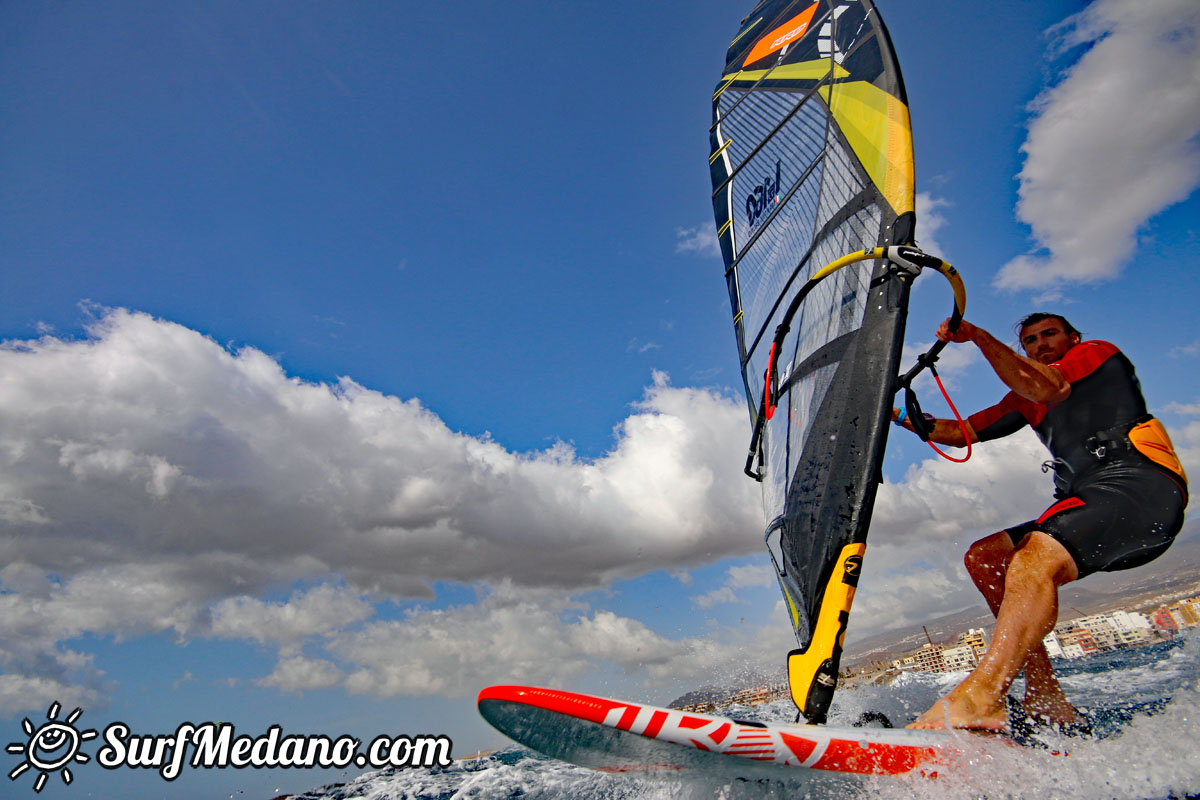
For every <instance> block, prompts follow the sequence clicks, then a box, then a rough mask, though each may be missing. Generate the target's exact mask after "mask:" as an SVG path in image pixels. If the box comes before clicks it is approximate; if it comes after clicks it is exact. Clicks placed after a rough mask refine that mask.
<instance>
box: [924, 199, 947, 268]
mask: <svg viewBox="0 0 1200 800" xmlns="http://www.w3.org/2000/svg"><path fill="white" fill-rule="evenodd" d="M916 201H917V202H916V212H917V233H919V234H920V235H919V236H918V237H917V244H918V245H919V246H920V248H921V249H922V250H923V251H925V252H926V253H929V254H930V255H933V256H938V257H939V258H941V259H942V260H943V261H949V262H950V263H951V264H953V263H954V259H953V258H952V257H951V256H950V255H949V254H948V253H947V252H946V251H945V249H944V248H943V247H942V245H941V243H940V242H938V240H937V235H938V232H939V231H941V230H942V228H944V227H946V223H947V221H948V220H947V219H946V217H945V216H944V215H943V214H942V213H941V209H943V208H945V207H947V206H949V205H950V202H949V201H948V200H946V199H944V198H941V197H934V196H933V195H931V194H929V192H917V196H916Z"/></svg>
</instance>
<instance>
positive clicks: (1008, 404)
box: [967, 392, 1046, 442]
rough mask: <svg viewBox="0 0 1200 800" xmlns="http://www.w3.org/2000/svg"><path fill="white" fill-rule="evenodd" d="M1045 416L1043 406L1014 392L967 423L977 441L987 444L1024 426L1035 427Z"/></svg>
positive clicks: (975, 414)
mask: <svg viewBox="0 0 1200 800" xmlns="http://www.w3.org/2000/svg"><path fill="white" fill-rule="evenodd" d="M1045 416H1046V407H1045V406H1043V405H1041V404H1040V403H1034V402H1032V401H1029V400H1026V399H1025V398H1024V397H1021V395H1019V394H1017V393H1016V392H1009V393H1008V394H1006V395H1004V399H1002V400H1001V401H1000V402H999V403H997V404H996V405H994V406H992V407H991V408H985V409H984V410H983V411H978V412H976V413H974V414H972V415H971V416H969V417H967V422H968V423H970V425H971V430H973V431H975V435H976V436H978V437H979V441H981V442H987V441H991V440H992V439H999V438H1000V437H1001V436H1008V435H1010V434H1013V433H1016V432H1017V431H1019V430H1021V428H1024V427H1025V426H1026V425H1037V424H1038V423H1039V422H1041V421H1042V418H1043V417H1045Z"/></svg>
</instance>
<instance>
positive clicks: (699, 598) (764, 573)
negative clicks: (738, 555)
mask: <svg viewBox="0 0 1200 800" xmlns="http://www.w3.org/2000/svg"><path fill="white" fill-rule="evenodd" d="M774 582H775V570H774V568H773V567H771V566H770V565H768V564H745V565H737V566H732V567H730V568H729V569H728V570H727V571H726V573H725V580H724V581H723V582H722V584H721V585H720V586H719V587H717V588H716V589H713V590H712V591H709V592H705V593H704V594H700V595H696V596H694V597H692V604H693V605H695V606H696V607H697V608H713V607H714V606H717V605H721V604H723V603H736V602H738V601H739V600H740V599H741V597H740V594H739V591H738V590H739V589H746V588H759V587H763V586H770V585H771V584H772V583H774Z"/></svg>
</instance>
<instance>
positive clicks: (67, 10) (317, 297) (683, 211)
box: [0, 0, 1200, 797]
mask: <svg viewBox="0 0 1200 800" xmlns="http://www.w3.org/2000/svg"><path fill="white" fill-rule="evenodd" d="M748 5H749V4H747V6H748ZM1085 8H1086V9H1088V10H1087V13H1086V14H1084V15H1083V16H1077V17H1072V15H1073V14H1076V13H1077V12H1080V11H1082V10H1084V9H1085ZM1151 9H1152V10H1151ZM747 10H748V7H747V8H741V7H738V6H736V5H730V4H728V3H717V2H698V3H689V4H686V5H684V4H678V5H667V4H653V5H651V6H649V7H647V6H646V4H634V3H623V2H616V3H613V2H608V3H603V4H601V3H590V2H581V3H574V4H561V3H532V2H531V3H519V4H500V3H489V2H478V3H467V4H464V5H461V6H459V7H455V9H454V10H453V11H452V12H451V11H450V10H449V9H447V8H445V7H438V6H429V5H427V4H426V5H421V4H414V3H392V4H382V3H376V4H356V5H349V4H336V5H335V4H304V5H301V4H275V3H255V2H250V3H246V2H239V3H204V4H200V3H172V4H165V5H164V4H156V3H135V2H120V3H116V4H105V5H103V6H101V5H86V4H84V5H80V4H75V5H46V4H40V3H7V4H5V5H4V6H3V9H2V10H0V76H2V77H0V82H2V88H0V280H2V282H3V283H2V285H3V291H0V338H2V339H3V340H5V341H6V345H5V347H4V349H3V350H0V360H2V361H3V366H2V367H0V370H2V373H3V375H4V380H3V383H2V384H0V604H2V605H3V606H4V608H5V611H4V613H3V614H2V615H0V619H3V622H0V626H3V628H2V630H3V635H0V731H7V732H9V734H10V736H9V738H8V739H4V738H3V734H2V733H0V740H3V742H5V743H7V742H8V741H11V740H15V739H16V738H18V734H19V733H20V720H21V719H22V718H23V717H25V716H30V717H34V718H36V717H38V716H39V715H41V716H44V714H45V711H46V709H47V707H48V706H49V704H50V703H51V702H54V701H55V700H59V701H61V702H63V703H64V705H68V704H72V703H73V704H76V705H80V706H82V707H83V708H84V709H85V715H84V717H83V722H85V723H88V724H91V725H92V726H94V727H99V726H102V725H103V724H106V723H107V722H109V721H113V720H118V719H120V720H123V721H125V722H128V723H129V724H130V725H131V727H132V728H134V730H136V731H139V732H144V733H165V732H168V731H171V730H174V728H175V727H176V726H177V725H178V724H179V723H180V722H182V721H184V720H191V721H201V720H208V719H216V720H221V721H232V722H234V723H235V725H237V727H238V729H239V731H242V730H244V731H246V732H260V731H263V730H265V728H266V727H267V726H268V725H270V724H273V723H278V724H281V725H283V726H284V728H285V730H286V731H288V732H295V733H331V734H338V733H350V734H354V735H358V736H360V737H362V738H366V739H370V738H371V737H373V736H375V735H377V734H380V733H393V734H401V733H405V734H409V735H414V734H418V733H445V734H449V735H451V736H452V737H453V738H454V739H455V743H456V752H459V753H467V752H469V751H472V750H474V749H476V748H478V747H488V746H495V745H497V744H499V743H500V742H499V739H498V737H497V736H496V735H495V734H493V733H491V732H490V731H489V729H487V728H486V726H485V725H484V724H483V723H482V722H481V721H480V720H479V719H478V718H477V715H476V714H475V711H474V706H473V699H474V695H475V693H476V692H477V691H478V689H479V688H482V686H484V685H487V684H489V683H498V682H520V683H545V684H553V685H557V686H563V687H566V688H577V689H582V690H591V691H598V692H604V693H608V694H616V695H625V696H633V697H637V698H639V699H646V700H650V701H658V702H665V701H668V700H670V699H672V698H673V697H674V696H676V695H677V694H679V693H681V692H682V691H683V690H685V689H687V688H691V687H694V686H696V685H700V684H703V683H707V682H717V681H722V680H724V679H726V678H728V677H729V676H730V675H733V674H735V673H736V672H737V671H738V670H739V669H741V668H744V667H749V668H754V669H774V668H776V667H779V666H781V665H782V663H783V658H784V655H785V652H786V649H787V647H789V646H790V640H791V634H790V631H789V630H788V625H787V623H786V621H785V620H784V618H783V617H782V616H781V615H780V613H779V610H778V598H777V595H778V592H777V589H776V588H775V586H774V583H773V579H772V578H771V577H770V575H769V574H768V573H767V572H766V570H765V564H764V562H765V555H764V554H763V552H762V548H761V526H762V520H761V510H760V507H759V505H758V498H757V487H756V486H755V485H754V484H753V483H752V482H751V481H749V480H748V479H745V478H743V477H742V476H741V460H742V459H743V458H744V455H743V454H744V450H745V445H746V441H747V437H748V435H749V423H748V419H747V415H746V412H745V402H744V400H743V399H742V398H741V397H740V394H739V392H740V378H739V377H738V375H737V370H736V356H735V351H734V342H733V337H732V335H731V328H732V326H731V323H730V314H729V309H728V300H727V298H726V296H725V291H724V283H723V281H722V279H721V269H722V267H721V263H720V258H719V256H718V255H717V254H716V252H715V250H714V248H713V246H712V242H713V234H712V227H713V226H712V221H711V205H710V202H709V199H708V198H709V192H710V187H709V185H708V181H709V178H708V171H707V167H706V157H707V147H708V140H707V128H708V125H709V121H710V120H709V118H710V114H711V105H710V102H711V100H710V98H711V93H712V89H713V86H714V85H715V83H716V80H717V78H718V77H719V70H720V66H721V64H722V63H723V54H724V48H725V46H726V44H727V43H728V40H729V38H730V37H731V35H732V34H733V32H734V31H735V30H736V28H737V24H738V20H739V19H740V18H741V16H742V15H743V14H745V13H746V11H747ZM882 11H883V13H884V15H885V17H886V19H887V22H888V25H889V28H890V30H891V33H892V37H893V39H894V42H895V45H896V49H897V52H898V54H899V57H900V60H901V66H902V68H903V71H904V75H905V79H906V83H907V88H908V93H909V100H910V106H911V112H912V118H913V125H914V136H915V143H916V158H917V161H916V163H917V176H918V187H917V188H918V192H919V195H920V199H919V211H920V212H921V216H920V219H919V222H918V229H917V230H918V239H919V240H920V241H921V242H922V243H923V244H924V246H926V248H927V249H930V250H931V251H936V252H939V253H941V254H942V255H944V256H945V257H946V258H947V259H948V260H950V261H952V262H953V263H955V264H956V266H958V267H959V268H960V269H961V271H962V272H963V274H964V277H965V279H966V281H967V286H968V317H970V318H971V319H973V320H974V321H975V322H977V323H979V324H982V325H984V326H985V327H988V328H990V329H991V330H993V331H995V332H997V333H1002V334H1007V333H1008V331H1009V330H1010V325H1011V322H1012V320H1014V319H1015V318H1016V317H1018V316H1020V315H1021V314H1022V313H1024V312H1025V311H1027V310H1030V309H1031V308H1033V307H1035V306H1036V307H1049V308H1057V309H1060V310H1062V311H1063V312H1064V313H1066V314H1067V315H1068V316H1069V317H1070V318H1071V319H1072V321H1073V322H1074V323H1075V325H1076V326H1077V327H1079V328H1080V329H1082V330H1083V331H1084V333H1085V334H1086V335H1088V336H1095V337H1097V338H1105V339H1109V340H1111V341H1114V342H1115V343H1117V344H1118V345H1119V346H1120V347H1122V348H1123V349H1124V350H1125V351H1126V352H1128V353H1129V354H1130V356H1131V357H1132V359H1133V361H1134V363H1135V364H1136V365H1137V367H1138V370H1139V374H1140V375H1141V377H1142V381H1143V384H1144V386H1145V389H1146V395H1147V399H1148V400H1149V402H1150V404H1151V406H1152V407H1153V408H1154V409H1155V410H1156V411H1157V412H1158V413H1160V414H1161V415H1162V416H1163V418H1164V419H1165V420H1166V422H1167V423H1168V426H1169V427H1170V429H1171V431H1172V433H1173V435H1174V436H1175V439H1176V444H1177V445H1178V446H1179V449H1180V450H1181V452H1182V454H1183V456H1184V460H1185V464H1186V465H1187V466H1189V468H1191V469H1192V471H1193V472H1200V380H1198V379H1197V377H1196V375H1197V372H1198V370H1197V366H1198V363H1200V362H1198V360H1197V359H1198V358H1200V323H1198V322H1197V320H1196V317H1195V312H1194V305H1195V298H1196V297H1197V296H1200V278H1198V277H1197V272H1196V270H1195V268H1194V266H1193V264H1192V261H1193V259H1192V258H1191V257H1190V255H1189V254H1190V253H1194V252H1196V246H1197V244H1200V242H1198V241H1197V228H1196V221H1197V220H1198V219H1200V213H1198V211H1200V200H1198V199H1197V196H1196V192H1195V187H1196V185H1197V183H1198V182H1200V153H1198V150H1197V140H1196V137H1197V133H1198V132H1200V89H1198V88H1197V87H1198V86H1200V83H1198V82H1197V81H1196V80H1195V76H1196V75H1197V70H1198V69H1200V67H1198V66H1197V64H1198V56H1197V44H1196V39H1197V35H1198V33H1200V21H1198V20H1197V10H1196V9H1195V8H1194V4H1191V3H1189V2H1187V0H1176V1H1175V2H1162V3H1159V4H1155V5H1154V6H1152V7H1150V8H1148V7H1146V6H1145V4H1134V3H1130V2H1121V1H1120V0H1097V2H1096V3H1094V4H1093V5H1091V6H1088V5H1087V4H1085V3H1078V2H1016V3H1010V4H1007V5H1006V6H1005V8H1004V15H1003V17H1001V16H1000V14H999V13H998V12H997V10H996V9H994V8H992V7H990V6H986V7H985V6H984V4H968V3H957V2H908V3H900V2H896V3H891V4H884V5H883V8H882ZM1068 19H1069V21H1068V22H1067V23H1066V24H1063V23H1064V20H1068ZM1189 76H1190V77H1189ZM949 305H950V297H949V293H948V291H947V290H946V288H945V286H944V285H942V284H941V283H940V282H939V279H937V278H924V279H922V281H921V282H919V284H918V288H917V291H916V292H915V295H914V308H913V313H912V316H911V318H910V326H909V336H908V339H909V342H910V344H911V346H912V348H913V351H914V352H915V351H916V349H917V348H918V347H920V346H921V345H922V344H925V343H928V342H929V341H931V338H932V336H931V332H932V330H933V327H934V326H935V325H936V323H937V321H939V320H940V318H941V317H942V316H944V314H945V312H946V311H947V310H948V308H949ZM943 363H944V373H945V375H946V377H947V378H948V379H949V382H950V385H951V387H952V389H953V392H954V395H955V398H956V400H957V401H958V402H959V403H960V405H961V407H962V409H963V410H964V411H973V410H975V409H978V408H980V407H982V406H983V405H986V404H989V403H991V402H993V401H994V400H995V399H996V398H997V397H998V396H999V394H1000V392H1001V388H1000V386H999V384H998V382H997V381H996V380H995V378H994V377H993V376H992V375H991V374H990V371H989V370H988V369H987V367H986V365H985V364H984V363H983V362H982V361H981V359H979V358H978V357H977V356H976V355H975V354H973V353H972V352H971V351H969V350H968V349H966V348H952V349H951V350H950V351H949V352H948V353H947V355H946V356H945V357H944V361H943ZM927 404H928V405H929V406H930V407H936V405H937V404H936V402H935V401H933V400H932V398H931V399H930V400H929V401H927ZM931 455H932V454H931V452H930V451H929V450H928V449H927V448H925V446H924V445H921V444H920V443H919V442H916V441H914V440H912V439H911V438H906V437H903V436H895V437H893V440H892V442H891V443H890V444H889V451H888V458H887V464H886V475H887V478H888V480H887V482H886V483H885V484H884V486H883V487H882V488H881V491H880V498H879V503H878V504H877V507H876V524H875V529H874V531H873V533H872V539H871V548H870V549H869V550H868V556H867V564H866V575H867V577H866V578H864V584H863V587H862V588H861V589H860V593H859V598H858V601H857V604H856V606H857V613H856V615H855V620H854V623H853V624H852V627H851V637H852V639H853V638H854V637H855V636H856V635H858V636H865V635H867V634H870V633H876V632H879V631H881V630H885V629H886V628H888V627H889V626H894V625H898V624H900V623H903V622H911V621H914V620H915V621H919V620H921V619H925V618H927V617H928V616H931V615H934V614H939V613H944V612H948V611H953V610H957V609H959V608H963V607H965V606H967V605H969V604H971V603H973V602H974V599H973V597H972V596H971V594H970V592H969V591H968V587H967V585H966V583H967V582H966V576H965V574H964V573H963V571H962V569H961V565H960V561H959V555H958V554H959V553H960V552H961V550H962V549H963V548H964V547H965V546H966V544H967V543H969V542H970V541H971V539H972V538H974V537H975V536H977V535H980V534H985V533H989V532H991V531H993V530H995V529H997V528H999V527H1002V526H1003V525H1004V524H1006V523H1009V522H1013V521H1020V520H1023V519H1026V518H1028V517H1030V516H1034V515H1036V513H1037V512H1038V511H1040V509H1041V508H1042V507H1044V505H1045V504H1046V501H1047V500H1048V495H1049V491H1048V489H1047V487H1046V485H1045V483H1046V481H1045V478H1044V476H1042V475H1041V474H1040V473H1039V472H1038V470H1037V464H1038V463H1040V461H1041V460H1042V456H1041V452H1040V451H1039V449H1038V445H1037V443H1036V441H1034V440H1032V438H1031V437H1013V439H1011V440H1007V441H1003V442H997V443H994V444H992V445H991V446H989V447H987V448H980V449H978V450H977V454H976V456H975V457H974V458H973V459H972V462H971V463H970V464H969V465H967V466H962V467H960V466H957V465H950V464H948V463H946V462H935V461H932V460H930V459H931ZM1014 509H1016V510H1015V511H1014ZM856 628H857V630H856ZM6 758H7V756H6ZM6 763H7V762H6ZM5 772H7V768H6V769H5ZM332 777H336V776H332ZM332 777H331V776H321V775H314V774H306V773H300V774H298V773H292V772H286V773H285V772H283V771H277V772H273V773H257V772H246V773H237V772H234V771H226V772H217V773H209V774H204V773H186V774H185V775H184V776H183V777H181V778H180V779H179V780H177V781H176V782H174V783H172V784H165V783H162V782H161V781H160V780H159V779H158V778H157V776H154V775H147V774H143V773H131V772H127V773H120V772H115V773H103V772H102V771H101V770H99V769H96V768H94V765H91V766H90V767H83V768H81V769H79V770H77V784H76V785H75V786H72V787H69V788H64V787H63V786H62V785H61V783H59V782H58V781H57V780H55V781H52V783H51V784H50V786H48V788H47V789H46V791H45V792H43V795H42V796H51V797H59V796H61V797H75V796H84V795H85V794H87V793H88V792H91V791H95V792H101V793H104V792H108V791H116V790H117V788H118V787H119V788H120V789H121V790H123V791H126V792H131V793H133V794H134V795H135V796H140V795H142V794H148V793H151V792H153V793H162V794H163V795H164V796H170V797H199V796H211V794H212V792H213V791H227V790H228V791H231V792H232V791H237V790H246V791H247V794H248V795H249V794H252V793H253V794H263V793H265V792H271V791H272V790H274V789H275V788H276V787H282V789H285V790H292V791H296V790H300V789H303V788H305V787H308V786H311V785H313V784H315V783H319V782H322V781H324V780H328V779H332ZM16 788H17V791H18V792H19V791H23V790H26V789H28V787H26V786H24V784H21V786H18V787H16ZM263 796H269V795H265V794H263Z"/></svg>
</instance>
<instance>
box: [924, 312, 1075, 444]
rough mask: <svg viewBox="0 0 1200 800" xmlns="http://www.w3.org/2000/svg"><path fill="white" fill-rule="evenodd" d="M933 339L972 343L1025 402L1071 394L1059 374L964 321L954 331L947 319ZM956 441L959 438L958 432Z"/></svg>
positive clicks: (1055, 399) (1058, 400)
mask: <svg viewBox="0 0 1200 800" xmlns="http://www.w3.org/2000/svg"><path fill="white" fill-rule="evenodd" d="M937 338H939V339H941V340H942V341H943V342H974V343H975V346H976V347H978V348H979V350H980V352H982V353H983V357H984V358H986V359H987V360H988V363H989V364H991V365H992V369H993V370H995V372H996V375H997V376H998V377H999V378H1000V380H1002V381H1004V383H1005V384H1006V385H1007V386H1008V388H1010V389H1012V390H1013V391H1014V392H1016V393H1017V394H1019V395H1021V396H1022V397H1024V398H1025V399H1026V400H1032V401H1033V402H1035V403H1047V404H1049V403H1061V402H1062V401H1063V400H1066V399H1067V397H1068V396H1069V395H1070V394H1071V384H1070V383H1068V382H1067V379H1066V378H1064V377H1063V375H1062V373H1061V372H1059V371H1058V370H1056V369H1054V368H1052V367H1049V366H1046V365H1045V364H1039V363H1038V362H1036V361H1034V360H1033V359H1031V358H1026V357H1025V356H1023V355H1021V354H1020V353H1017V352H1015V351H1013V350H1012V349H1011V348H1010V347H1008V346H1007V345H1005V344H1004V343H1003V342H1001V341H1000V340H998V339H997V338H996V337H995V336H992V335H991V334H990V333H988V332H987V331H985V330H984V329H983V328H980V327H979V326H977V325H972V324H971V323H969V322H967V321H966V320H965V319H964V320H963V321H962V322H961V323H959V326H958V330H957V331H951V330H950V321H949V320H946V321H945V322H943V323H942V324H941V327H939V328H938V330H937ZM959 438H962V434H961V432H960V434H959Z"/></svg>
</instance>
